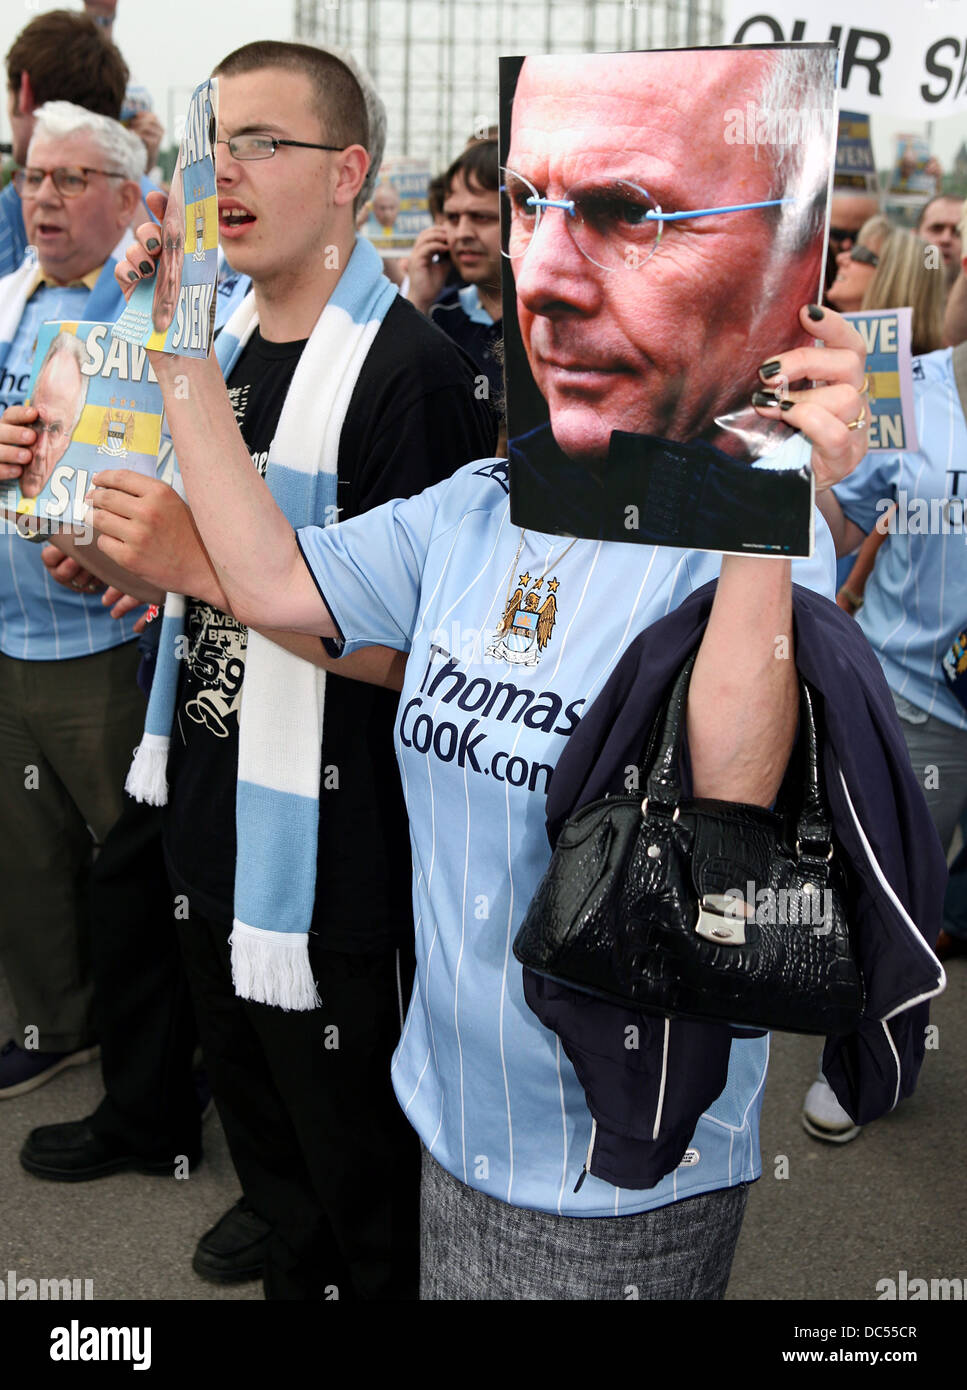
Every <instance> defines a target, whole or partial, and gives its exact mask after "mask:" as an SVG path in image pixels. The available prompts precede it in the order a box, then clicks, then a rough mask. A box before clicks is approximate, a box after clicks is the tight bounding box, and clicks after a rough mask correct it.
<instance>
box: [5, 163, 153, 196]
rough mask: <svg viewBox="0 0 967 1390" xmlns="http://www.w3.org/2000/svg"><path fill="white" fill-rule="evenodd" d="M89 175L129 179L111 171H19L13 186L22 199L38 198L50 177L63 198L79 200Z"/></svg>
mask: <svg viewBox="0 0 967 1390" xmlns="http://www.w3.org/2000/svg"><path fill="white" fill-rule="evenodd" d="M88 174H100V175H101V176H102V177H103V178H106V179H126V178H127V174H115V173H112V172H111V170H110V169H84V168H80V169H76V168H69V169H17V170H16V171H15V173H14V176H13V186H14V188H16V190H17V192H18V193H19V194H20V196H21V198H36V197H37V195H38V193H39V192H40V190H41V189H42V188H43V186H44V179H46V178H47V176H48V175H49V176H50V179H51V181H52V183H53V185H54V187H55V188H56V189H57V192H58V193H59V194H60V195H61V197H62V198H77V197H79V196H80V194H82V193H83V192H84V190H85V189H86V188H87V185H88V183H89V182H90V180H89V178H88V177H87V176H88Z"/></svg>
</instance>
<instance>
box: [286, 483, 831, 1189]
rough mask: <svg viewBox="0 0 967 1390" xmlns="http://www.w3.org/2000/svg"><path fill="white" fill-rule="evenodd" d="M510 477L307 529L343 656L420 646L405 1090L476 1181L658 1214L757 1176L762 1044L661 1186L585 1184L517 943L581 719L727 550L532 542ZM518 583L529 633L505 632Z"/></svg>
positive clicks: (587, 1125)
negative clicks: (561, 761)
mask: <svg viewBox="0 0 967 1390" xmlns="http://www.w3.org/2000/svg"><path fill="white" fill-rule="evenodd" d="M506 488H507V464H506V462H505V461H503V460H497V461H494V460H489V461H484V462H477V463H471V464H468V465H467V466H466V467H464V468H462V469H461V470H460V471H459V472H458V473H456V474H455V475H454V476H453V477H452V478H450V479H448V480H447V481H446V482H443V483H440V484H438V485H437V486H436V487H433V488H430V489H428V490H427V491H426V492H424V493H422V494H420V496H418V497H413V498H409V499H407V500H405V501H400V502H393V503H389V504H387V505H386V506H383V507H377V508H375V509H374V510H373V511H370V512H367V513H366V514H365V515H364V516H360V517H357V518H354V519H353V520H351V521H347V522H344V523H343V524H341V525H339V526H333V527H328V528H326V529H321V528H317V527H307V528H305V529H303V530H301V531H300V532H299V541H300V544H301V546H302V549H303V553H304V555H305V557H306V560H307V562H308V564H309V566H310V569H311V571H312V573H313V575H314V576H315V579H316V581H317V583H318V585H319V587H320V590H321V592H322V594H323V596H324V598H325V601H326V603H327V605H328V606H329V609H330V611H331V612H332V614H333V617H334V618H335V620H336V622H337V623H338V625H339V628H340V631H341V633H342V635H343V637H344V638H345V650H346V651H347V652H349V651H354V650H356V649H357V648H359V647H364V646H368V645H371V644H373V643H382V644H384V645H386V646H389V647H393V648H395V649H397V650H400V651H408V652H409V660H408V663H407V667H406V678H405V684H404V688H403V693H402V695H401V697H400V713H399V716H398V720H397V728H396V747H397V755H398V758H399V763H400V771H401V775H402V779H403V788H404V792H405V795H406V802H407V808H408V812H409V818H410V838H411V843H412V849H413V874H414V888H413V908H414V920H415V924H416V956H417V971H416V980H415V984H414V989H413V996H412V1000H411V1003H410V1008H409V1012H408V1014H407V1017H406V1023H405V1026H404V1029H403V1034H402V1037H401V1039H400V1043H399V1047H398V1048H397V1051H396V1056H395V1058H394V1063H393V1082H394V1086H395V1088H396V1094H397V1096H398V1098H399V1101H400V1104H401V1105H402V1107H403V1109H404V1111H405V1112H406V1115H407V1116H408V1118H409V1120H410V1121H411V1123H412V1124H413V1125H414V1127H415V1128H416V1129H417V1131H418V1132H419V1134H420V1137H421V1139H422V1140H423V1142H424V1144H425V1145H426V1146H427V1148H428V1149H429V1151H430V1152H431V1153H432V1154H433V1156H434V1158H436V1160H437V1161H438V1162H439V1163H441V1164H442V1165H443V1167H444V1168H446V1169H448V1171H449V1172H451V1173H452V1174H454V1175H455V1176H456V1177H457V1178H459V1179H460V1180H461V1181H462V1182H464V1183H468V1184H469V1185H470V1186H471V1187H474V1188H478V1189H479V1190H481V1191H483V1192H487V1193H489V1194H490V1195H491V1196H493V1197H496V1198H499V1199H500V1200H502V1201H505V1202H511V1203H513V1204H514V1205H517V1206H523V1207H531V1208H535V1209H537V1210H540V1211H546V1212H556V1213H559V1214H562V1215H569V1216H608V1215H615V1214H621V1213H627V1212H636V1211H644V1210H646V1209H648V1208H650V1207H656V1206H661V1205H664V1204H666V1203H668V1202H671V1201H675V1200H676V1199H678V1198H681V1197H686V1196H692V1195H694V1194H696V1193H700V1192H706V1191H711V1190H713V1189H715V1188H719V1187H724V1186H727V1185H730V1184H734V1183H739V1182H746V1181H749V1180H751V1179H752V1178H754V1177H757V1176H758V1174H759V1147H758V1122H759V1110H760V1106H761V1101H762V1088H763V1084H764V1081H765V1073H766V1063H767V1058H768V1039H767V1038H756V1039H748V1040H743V1041H737V1042H735V1043H733V1046H732V1055H731V1064H730V1067H729V1079H728V1084H727V1086H726V1088H725V1091H724V1092H723V1094H722V1095H721V1096H720V1097H719V1098H718V1100H717V1101H716V1102H715V1104H714V1105H713V1106H712V1107H711V1109H710V1110H709V1111H708V1112H707V1113H706V1114H705V1115H704V1116H703V1117H702V1118H701V1120H700V1121H699V1124H698V1128H697V1129H696V1131H695V1136H694V1138H693V1140H692V1144H691V1151H690V1154H689V1156H688V1161H687V1162H686V1163H683V1165H682V1166H681V1167H680V1168H678V1169H677V1170H676V1171H675V1172H673V1173H670V1174H669V1175H668V1176H667V1177H665V1178H664V1179H663V1180H662V1181H661V1182H660V1183H659V1184H658V1185H657V1186H656V1187H654V1188H651V1189H648V1190H646V1191H626V1190H624V1189H619V1188H614V1187H612V1186H611V1185H610V1184H609V1183H607V1182H604V1181H603V1180H601V1179H598V1178H592V1177H588V1179H587V1180H586V1181H585V1183H584V1184H583V1186H582V1187H581V1190H580V1192H578V1193H575V1192H574V1191H573V1189H574V1186H575V1183H576V1181H577V1178H578V1175H579V1174H580V1172H581V1169H582V1167H583V1165H584V1161H585V1155H586V1152H587V1148H588V1142H589V1139H590V1133H591V1116H590V1113H589V1112H588V1109H587V1105H586V1103H585V1099H584V1093H583V1091H582V1089H581V1086H580V1084H579V1082H578V1080H577V1077H576V1075H575V1073H574V1071H573V1069H572V1067H571V1064H570V1062H569V1061H568V1060H567V1057H566V1056H565V1055H564V1052H563V1050H562V1048H561V1046H560V1043H559V1042H558V1039H557V1037H556V1036H555V1034H554V1033H552V1032H550V1031H548V1030H547V1029H546V1028H544V1026H543V1025H542V1024H541V1023H540V1022H539V1021H538V1020H537V1018H536V1016H535V1015H534V1014H532V1013H531V1011H530V1009H528V1007H527V1005H526V1003H525V1002H524V995H523V984H522V977H521V967H520V965H519V964H518V963H517V961H516V959H515V958H514V955H513V953H512V950H511V947H512V943H513V940H514V937H515V935H516V933H517V930H518V928H519V926H520V923H521V920H522V918H523V914H524V911H525V909H526V907H527V904H528V903H529V901H530V899H531V897H532V896H533V894H534V891H535V890H536V888H537V885H538V883H539V881H540V879H541V877H542V875H543V873H544V870H545V868H546V867H547V863H548V860H549V858H550V848H549V846H548V841H547V834H546V831H545V824H544V822H545V803H546V797H547V789H548V787H549V785H550V782H551V778H552V777H553V775H554V767H555V764H556V763H557V760H558V757H559V756H560V753H561V751H562V749H563V748H564V746H565V744H566V742H567V739H568V737H569V736H570V734H571V733H573V731H574V729H575V728H576V727H577V724H578V721H579V720H580V717H581V712H582V710H583V709H584V708H585V707H586V706H587V705H588V704H589V702H590V701H592V700H593V699H594V698H595V696H596V695H597V694H598V693H599V691H600V690H601V687H602V686H603V685H604V683H605V681H606V680H607V678H608V676H609V675H610V674H611V671H612V670H613V668H614V665H615V663H616V661H617V660H618V657H619V656H620V655H621V653H622V651H623V650H624V649H625V647H626V646H627V645H628V643H629V642H630V641H631V640H632V638H633V637H635V636H636V634H637V633H639V632H641V631H642V629H643V628H646V627H648V626H649V625H650V624H651V623H653V622H655V621H656V619H658V618H660V617H662V616H663V615H664V614H665V613H667V612H668V611H669V610H670V609H672V608H674V607H676V606H677V605H678V604H680V603H681V602H682V600H683V599H684V598H685V596H686V595H687V594H688V593H690V592H691V590H693V589H695V588H698V587H699V586H700V585H702V584H704V583H705V582H706V581H707V580H709V579H711V578H713V577H714V576H715V574H716V573H717V572H718V568H719V556H717V555H708V554H699V553H696V552H691V553H686V552H683V551H678V550H668V549H659V548H656V547H653V546H632V545H624V544H615V543H610V544H607V543H602V542H598V541H590V540H579V541H577V542H576V543H574V544H573V545H572V546H570V549H568V547H569V545H570V542H569V541H568V540H567V539H562V538H561V537H560V536H549V535H541V534H538V533H535V532H531V531H528V532H526V534H525V535H524V537H523V543H522V541H521V532H520V530H519V528H517V527H514V526H512V525H511V523H510V519H509V505H508V497H507V491H506ZM816 531H817V544H818V547H819V553H818V554H817V555H816V557H814V559H813V560H811V561H802V562H797V563H796V564H795V565H794V574H795V577H796V579H797V580H798V581H799V582H800V583H805V584H809V585H810V587H813V588H818V589H820V590H821V591H823V592H826V593H829V594H831V593H832V589H833V568H834V559H833V546H832V540H831V537H830V535H829V531H828V529H827V528H826V527H825V523H823V522H822V520H821V519H820V520H819V521H817V526H816ZM565 551H566V552H567V553H566V554H565ZM518 589H519V590H520V591H521V592H520V594H519V595H518V596H517V598H516V607H515V612H516V613H517V615H518V617H519V618H520V621H519V622H517V623H516V624H515V626H517V627H518V628H521V629H523V632H517V633H508V634H503V635H502V634H498V632H497V626H498V623H499V622H500V620H501V618H502V617H503V615H504V612H505V610H506V609H507V608H508V606H509V604H510V605H511V606H513V605H512V601H513V600H514V596H515V595H517V591H518ZM531 594H534V595H536V598H535V600H534V601H533V602H532V601H531V600H530V595H531ZM535 614H536V620H533V621H532V620H531V619H533V618H534V615H535ZM542 638H543V640H542Z"/></svg>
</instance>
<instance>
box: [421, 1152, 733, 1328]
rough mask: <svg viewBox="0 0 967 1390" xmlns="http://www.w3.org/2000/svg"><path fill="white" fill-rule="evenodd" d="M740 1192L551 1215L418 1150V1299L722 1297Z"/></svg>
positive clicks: (728, 1189)
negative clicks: (642, 1208)
mask: <svg viewBox="0 0 967 1390" xmlns="http://www.w3.org/2000/svg"><path fill="white" fill-rule="evenodd" d="M747 1186H748V1185H747V1184H746V1183H741V1184H739V1185H738V1186H736V1187H726V1188H722V1189H720V1190H719V1191H717V1192H706V1193H703V1194H702V1195H700V1196H698V1197H689V1198H687V1199H686V1200H685V1201H681V1202H673V1203H671V1204H670V1205H669V1206H664V1207H658V1208H656V1209H655V1210H654V1211H646V1212H641V1213H639V1214H638V1215H635V1216H587V1217H584V1216H552V1215H549V1214H548V1213H546V1212H541V1211H531V1210H529V1209H528V1208H525V1207H512V1206H509V1205H508V1204H507V1203H506V1202H498V1201H497V1200H496V1198H494V1197H488V1196H487V1195H486V1194H485V1193H483V1192H477V1191H476V1190H475V1189H474V1188H472V1187H467V1186H466V1185H465V1184H464V1183H462V1182H460V1181H458V1179H457V1178H454V1177H452V1176H451V1175H450V1174H449V1173H448V1172H446V1170H445V1169H443V1168H441V1167H440V1165H439V1164H438V1163H437V1162H436V1160H435V1159H433V1158H431V1157H430V1155H429V1154H428V1153H427V1152H426V1150H425V1149H424V1151H423V1181H422V1185H421V1198H420V1298H421V1299H424V1300H429V1301H432V1300H448V1299H449V1300H488V1301H492V1300H537V1299H541V1300H566V1299H581V1300H603V1299H622V1300H625V1299H719V1298H722V1296H723V1295H724V1293H725V1289H726V1285H727V1284H728V1282H729V1272H730V1270H731V1268H732V1256H733V1255H734V1253H735V1246H736V1243H737V1241H738V1239H739V1230H740V1229H741V1226H742V1217H743V1215H744V1213H745V1203H746V1197H747V1195H748V1193H747Z"/></svg>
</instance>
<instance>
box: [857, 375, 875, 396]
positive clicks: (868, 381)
mask: <svg viewBox="0 0 967 1390" xmlns="http://www.w3.org/2000/svg"><path fill="white" fill-rule="evenodd" d="M859 394H860V395H861V396H869V398H870V400H871V401H875V400H876V392H875V391H874V389H873V378H872V376H871V375H870V373H869V372H867V373H866V376H865V377H864V378H863V386H862V388H861V390H860V392H859Z"/></svg>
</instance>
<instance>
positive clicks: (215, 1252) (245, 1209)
mask: <svg viewBox="0 0 967 1390" xmlns="http://www.w3.org/2000/svg"><path fill="white" fill-rule="evenodd" d="M270 1231H271V1227H270V1226H269V1223H268V1222H267V1221H263V1220H262V1218H261V1216H259V1214H258V1213H257V1212H255V1211H253V1210H252V1208H251V1207H250V1206H249V1204H248V1202H247V1201H246V1200H245V1198H244V1197H240V1198H239V1200H238V1201H237V1202H236V1203H235V1205H234V1206H233V1207H229V1209H228V1211H227V1212H226V1213H225V1215H224V1216H223V1217H222V1219H221V1220H220V1221H216V1222H215V1225H214V1226H213V1227H212V1228H211V1230H210V1231H206V1232H205V1234H204V1235H203V1236H202V1238H201V1240H200V1241H199V1242H198V1244H197V1246H196V1247H195V1255H194V1259H193V1260H192V1262H191V1267H192V1269H193V1270H194V1271H195V1273H196V1274H200V1275H201V1277H202V1278H203V1279H208V1280H210V1281H211V1283H213V1284H241V1283H244V1282H245V1281H246V1280H248V1279H261V1277H262V1266H263V1264H264V1263H265V1250H266V1247H267V1245H268V1243H269V1233H270Z"/></svg>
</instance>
